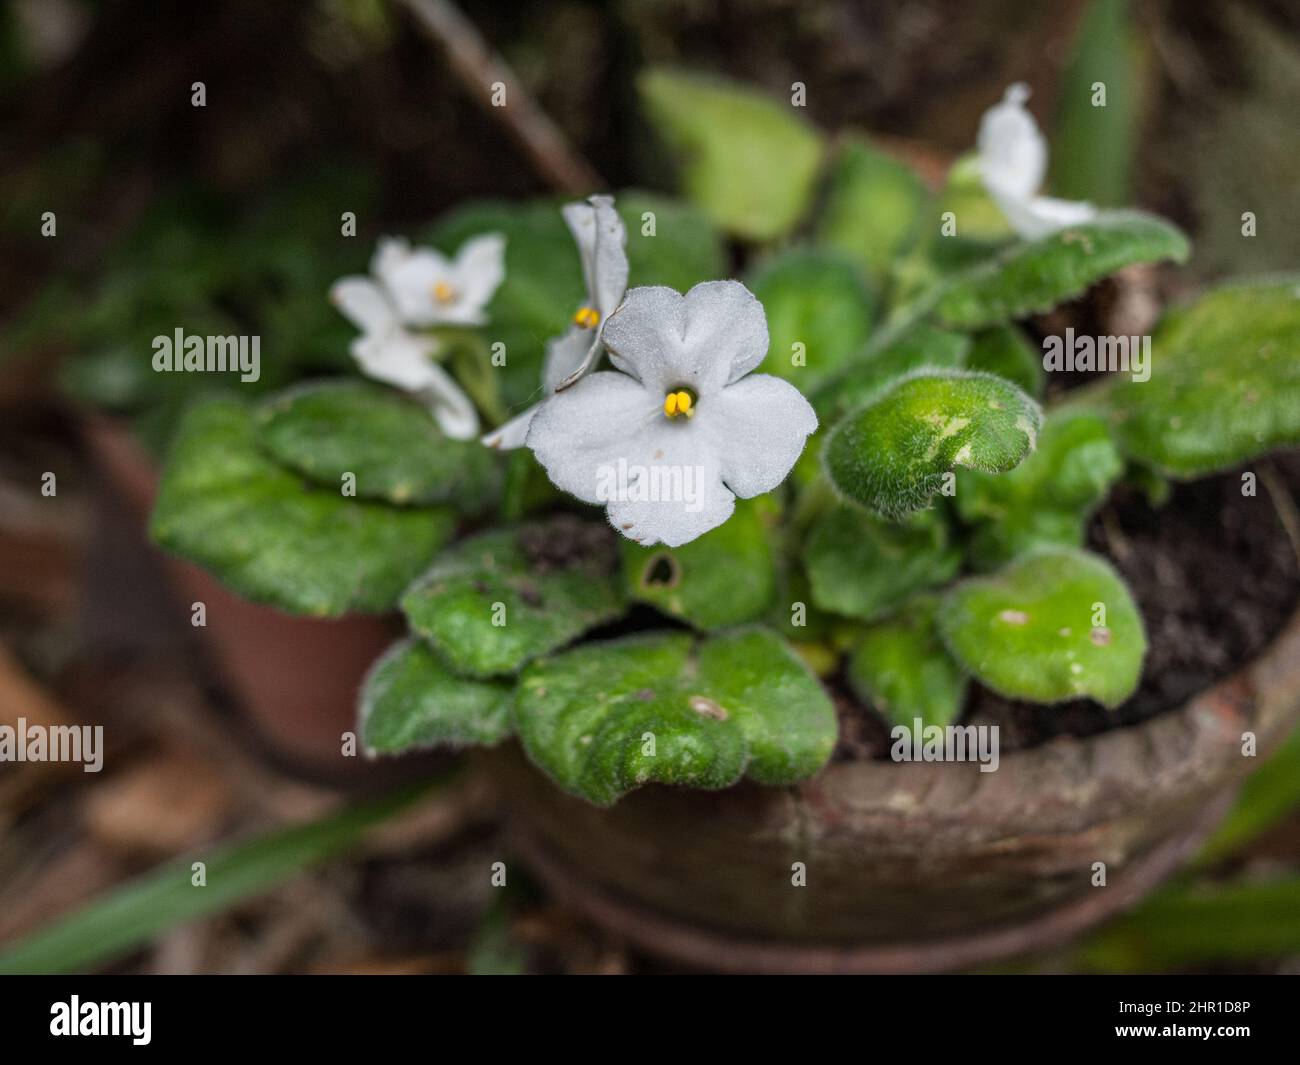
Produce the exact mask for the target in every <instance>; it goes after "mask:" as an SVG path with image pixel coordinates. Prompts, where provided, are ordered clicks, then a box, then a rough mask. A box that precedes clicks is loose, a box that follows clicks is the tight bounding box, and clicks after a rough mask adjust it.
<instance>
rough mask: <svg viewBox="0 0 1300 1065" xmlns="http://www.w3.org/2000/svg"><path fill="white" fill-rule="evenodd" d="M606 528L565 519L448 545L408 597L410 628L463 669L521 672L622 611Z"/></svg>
mask: <svg viewBox="0 0 1300 1065" xmlns="http://www.w3.org/2000/svg"><path fill="white" fill-rule="evenodd" d="M617 566H618V552H617V549H616V546H615V544H614V533H613V531H612V530H610V529H609V528H608V527H606V526H603V525H597V524H595V523H591V522H583V521H580V520H578V519H576V518H570V517H561V518H556V519H554V520H552V521H550V522H535V523H529V524H525V525H521V526H518V527H517V528H512V529H494V530H492V531H491V532H486V533H482V534H480V535H478V536H474V537H471V538H470V539H468V540H464V541H462V542H461V543H459V544H457V545H455V547H453V548H451V549H450V550H449V551H445V552H444V553H443V554H442V555H440V556H439V557H438V560H437V561H436V562H435V563H434V564H433V566H432V567H431V568H430V569H429V571H428V572H427V573H425V574H424V576H422V577H421V578H420V579H419V580H418V581H417V582H416V583H415V584H413V585H412V586H411V587H410V589H409V590H408V591H407V592H406V594H405V595H404V596H402V611H403V613H405V614H406V617H407V620H408V621H409V622H410V623H411V628H412V629H413V630H414V631H415V632H417V633H418V634H419V635H421V636H423V637H424V638H425V639H426V640H428V641H429V642H430V643H431V644H433V646H434V647H435V648H436V649H437V650H438V651H439V652H440V653H441V654H442V656H443V658H445V659H446V660H447V662H448V663H449V664H450V665H451V667H452V668H453V669H454V670H456V671H457V672H458V673H464V674H468V675H469V676H473V677H491V676H501V675H505V674H510V673H515V672H517V671H518V670H519V668H520V667H521V666H522V665H523V664H524V663H525V662H527V661H528V660H529V659H532V658H536V657H538V656H539V655H544V654H547V653H549V652H551V651H554V650H555V649H556V648H559V647H563V646H564V645H565V644H566V643H568V642H569V641H570V640H572V639H574V638H575V637H576V636H579V635H581V634H582V633H584V632H586V631H587V629H590V628H592V627H593V626H595V625H599V624H600V623H602V622H605V621H609V620H610V619H611V618H614V617H617V616H618V615H619V614H620V613H621V612H622V610H623V597H622V594H621V591H620V588H619V586H618V584H617V582H616V580H615V569H616V567H617Z"/></svg>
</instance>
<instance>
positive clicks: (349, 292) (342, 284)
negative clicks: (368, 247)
mask: <svg viewBox="0 0 1300 1065" xmlns="http://www.w3.org/2000/svg"><path fill="white" fill-rule="evenodd" d="M330 301H331V302H332V303H333V304H334V306H335V307H337V308H338V309H339V311H340V312H341V313H342V314H343V317H345V318H346V319H347V320H348V321H349V322H351V323H352V324H353V325H355V326H356V327H357V328H358V329H360V330H361V331H362V332H363V333H384V332H386V331H387V330H389V329H391V328H392V327H393V326H394V325H396V324H397V316H396V313H395V312H394V310H393V305H392V304H391V303H389V301H388V297H387V296H386V295H385V294H384V291H383V290H382V289H381V288H380V287H379V286H378V285H376V284H375V283H374V282H373V281H372V280H370V278H368V277H345V278H342V279H340V280H338V281H335V282H334V284H333V285H331V286H330Z"/></svg>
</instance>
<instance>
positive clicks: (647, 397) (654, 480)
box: [528, 281, 817, 547]
mask: <svg viewBox="0 0 1300 1065" xmlns="http://www.w3.org/2000/svg"><path fill="white" fill-rule="evenodd" d="M603 341H604V345H605V349H606V350H607V351H608V352H609V358H610V362H612V363H613V364H614V367H615V371H604V372H600V373H593V374H590V375H589V376H587V377H584V378H582V380H580V381H578V383H577V384H575V385H574V386H573V387H572V388H569V389H567V390H565V391H561V392H557V393H556V394H555V395H554V396H552V397H551V398H550V399H548V400H547V401H546V402H545V403H543V404H542V405H541V409H540V410H538V411H537V414H536V415H535V417H534V418H533V422H532V426H531V427H530V429H529V430H528V446H529V447H530V448H532V449H533V452H534V453H535V454H536V456H537V459H538V461H539V462H540V463H541V464H542V465H543V466H544V467H545V468H546V472H547V473H548V474H549V475H550V478H551V480H552V481H554V482H555V484H556V485H558V486H559V487H560V488H562V489H564V490H565V491H566V492H570V493H572V494H573V495H575V496H577V497H578V498H579V499H583V500H585V501H587V502H589V503H603V504H605V505H606V508H607V514H608V517H609V521H610V524H611V525H613V526H614V528H616V529H618V530H619V531H620V532H621V533H623V535H624V536H627V537H628V538H630V539H632V540H635V541H637V542H638V543H641V544H645V545H647V546H649V545H651V544H657V543H664V544H667V545H668V546H669V547H676V546H678V545H680V544H684V543H686V542H688V541H690V540H694V539H695V538H696V537H697V536H700V535H702V534H703V533H706V532H708V531H709V530H710V529H713V528H716V527H717V526H719V525H721V524H722V523H723V522H725V521H726V520H727V519H728V518H729V517H731V512H732V510H733V509H734V508H735V502H736V496H740V497H741V498H742V499H747V498H749V497H750V496H756V495H761V494H762V493H763V492H768V491H771V490H772V489H773V488H775V487H776V486H777V485H779V484H780V483H781V482H782V481H783V480H785V477H786V475H787V474H788V473H789V472H790V469H791V467H793V466H794V463H795V460H796V459H797V458H798V457H799V453H800V452H801V451H802V450H803V446H804V441H805V440H806V439H807V437H808V436H809V434H811V433H812V432H813V431H814V430H815V429H816V428H817V416H816V415H815V414H814V413H813V409H812V407H811V406H810V405H809V403H808V401H807V400H806V399H804V397H803V396H802V395H801V394H800V393H799V391H798V389H796V388H795V387H794V386H793V385H791V384H789V383H788V382H786V381H783V380H781V379H780V378H779V377H771V376H768V375H767V374H752V375H750V376H746V374H749V371H750V370H752V369H754V368H755V367H756V366H757V365H758V364H759V363H760V362H762V361H763V357H764V356H765V355H766V354H767V346H768V335H767V317H766V315H765V314H764V312H763V305H762V304H761V303H759V302H758V300H757V299H756V298H755V296H754V294H753V293H752V292H750V291H749V289H747V288H745V286H744V285H742V284H741V283H740V282H739V281H707V282H705V283H704V284H701V285H696V286H695V287H694V288H693V289H691V290H690V291H689V292H688V293H686V295H685V296H683V295H682V294H681V293H679V292H674V291H673V290H672V289H670V288H662V287H652V288H634V289H632V291H631V292H629V293H628V294H627V299H626V300H624V302H623V304H622V306H620V307H619V308H618V310H616V311H615V312H614V313H613V314H612V315H611V316H610V318H609V321H608V322H607V323H606V326H605V332H604V338H603Z"/></svg>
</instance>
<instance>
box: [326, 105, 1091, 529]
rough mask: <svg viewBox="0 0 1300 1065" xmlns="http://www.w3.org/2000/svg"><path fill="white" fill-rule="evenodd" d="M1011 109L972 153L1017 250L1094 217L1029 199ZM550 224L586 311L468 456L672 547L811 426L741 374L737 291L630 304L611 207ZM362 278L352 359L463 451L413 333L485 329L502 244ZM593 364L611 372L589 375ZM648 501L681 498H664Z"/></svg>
mask: <svg viewBox="0 0 1300 1065" xmlns="http://www.w3.org/2000/svg"><path fill="white" fill-rule="evenodd" d="M1028 96H1029V90H1028V88H1027V87H1026V86H1025V85H1023V84H1020V83H1017V84H1015V85H1012V86H1011V87H1010V88H1009V89H1007V91H1006V94H1005V96H1004V97H1003V99H1002V101H1001V102H1000V103H998V104H996V105H995V106H993V107H991V108H990V109H989V110H988V111H987V112H986V113H985V115H984V118H983V120H982V122H981V124H980V131H979V142H978V143H979V159H980V174H981V177H982V179H983V181H984V184H985V187H986V188H987V189H988V191H989V194H990V195H991V196H992V197H993V199H994V200H995V201H996V203H997V204H998V206H999V207H1000V208H1001V210H1002V212H1003V213H1004V214H1005V215H1006V217H1007V219H1008V221H1009V222H1010V223H1011V226H1012V228H1014V229H1015V230H1016V232H1017V233H1019V234H1020V235H1021V236H1023V237H1026V238H1027V239H1031V240H1032V239H1036V238H1038V237H1041V236H1044V235H1046V234H1048V233H1051V232H1054V231H1055V230H1058V229H1060V228H1062V227H1064V226H1068V225H1074V224H1077V223H1080V222H1086V221H1088V220H1090V219H1092V218H1093V217H1095V215H1096V210H1095V209H1094V208H1093V207H1092V205H1091V204H1087V203H1072V202H1070V201H1066V200H1057V199H1052V198H1050V197H1047V196H1040V195H1039V190H1040V188H1041V187H1042V184H1043V179H1044V176H1045V174H1046V171H1047V145H1046V142H1045V141H1044V139H1043V136H1042V134H1041V133H1040V132H1039V129H1038V126H1037V125H1036V124H1035V122H1034V119H1033V117H1032V116H1031V115H1030V114H1029V112H1028V111H1027V110H1026V109H1025V100H1026V99H1028ZM562 213H563V215H564V220H565V222H566V223H567V224H568V227H569V230H570V232H572V234H573V239H574V241H575V242H576V243H577V246H578V253H579V256H580V258H581V260H582V272H583V277H584V279H585V281H586V287H587V299H586V301H585V302H584V303H583V304H582V305H581V306H579V307H578V308H577V310H576V311H575V313H574V315H573V319H572V322H571V324H570V326H569V328H568V330H567V331H566V332H565V333H563V334H562V335H561V336H557V337H553V338H552V339H551V340H549V341H548V342H547V344H546V359H545V363H544V368H543V372H542V384H541V392H542V397H543V398H542V399H541V401H540V402H538V403H535V404H533V405H532V406H530V407H528V408H527V409H526V410H524V411H523V412H521V413H520V414H518V415H516V416H515V417H513V418H511V419H510V420H509V421H507V422H506V423H505V424H504V425H501V426H499V427H498V428H496V429H494V430H493V431H491V432H490V433H488V434H487V435H486V436H484V437H483V438H482V439H483V443H484V444H486V445H487V446H489V447H493V448H503V449H504V448H517V447H524V446H526V447H528V448H531V449H532V451H533V453H534V454H535V455H536V456H537V460H538V462H540V463H541V465H542V466H543V467H544V468H545V470H546V472H547V474H548V475H549V476H550V478H551V480H552V481H553V482H555V484H556V485H557V486H559V487H560V488H562V489H564V490H565V491H566V492H569V493H571V494H572V495H574V496H577V497H578V498H579V499H582V500H584V501H586V502H588V503H595V504H599V505H603V506H605V507H606V512H607V515H608V517H609V521H610V523H611V524H612V525H613V526H614V527H615V528H616V529H618V530H619V531H620V532H621V533H623V535H625V536H627V537H628V538H629V539H632V540H635V541H637V542H638V543H641V544H645V545H651V544H658V543H663V544H667V545H668V546H670V547H676V546H678V545H680V544H684V543H687V542H688V541H690V540H694V539H695V538H696V537H698V536H701V535H702V534H704V533H706V532H708V531H709V530H710V529H714V528H716V527H717V526H719V525H721V524H722V523H723V522H725V521H726V520H727V519H728V518H729V517H730V516H731V513H732V511H733V510H734V509H735V501H736V497H737V496H739V497H740V498H742V499H747V498H749V497H751V496H756V495H760V494H762V493H763V492H768V491H771V490H772V489H773V488H775V487H776V486H777V485H779V484H780V483H781V482H782V481H783V480H785V478H786V476H787V475H788V474H789V472H790V470H791V468H792V467H793V466H794V463H795V461H796V460H797V459H798V457H799V454H800V453H801V452H802V451H803V447H804V443H805V442H806V440H807V438H808V437H809V436H810V435H811V434H812V433H813V432H814V431H815V430H816V428H817V417H816V415H815V414H814V413H813V410H812V407H811V406H810V405H809V403H808V401H807V400H806V399H804V397H803V396H802V395H801V394H800V392H799V391H798V389H796V388H795V387H794V386H792V385H790V384H789V383H788V382H786V381H784V380H782V379H780V378H778V377H771V376H767V375H765V374H752V373H751V372H750V371H752V370H754V369H755V368H756V367H757V366H758V364H759V363H761V362H762V361H763V358H764V356H765V355H766V354H767V347H768V332H767V316H766V314H765V313H764V311H763V306H762V304H761V303H759V301H758V300H757V299H756V298H755V296H754V294H753V293H752V292H750V291H749V290H748V289H747V288H746V287H745V286H744V285H742V284H741V283H740V282H738V281H708V282H704V283H703V284H699V285H696V286H695V287H694V288H692V289H691V290H690V291H689V292H687V293H686V294H685V295H682V294H681V293H679V292H674V291H673V290H672V289H669V288H663V287H657V286H656V287H648V288H634V289H632V290H631V291H630V292H629V291H627V282H628V260H627V231H626V229H625V228H624V226H623V222H622V219H620V218H619V215H618V212H617V210H615V207H614V200H613V198H612V197H610V196H592V197H590V198H589V199H588V200H587V201H586V202H585V203H571V204H568V205H566V206H565V207H564V208H563V209H562ZM371 275H372V276H370V277H349V278H344V279H343V280H341V281H339V282H338V283H337V284H336V285H335V286H334V288H333V290H332V296H333V298H334V301H335V302H336V303H337V304H338V306H339V308H340V309H341V310H342V311H343V313H344V314H345V315H347V316H348V318H350V319H351V320H352V321H353V322H354V323H355V324H356V325H357V326H358V327H359V328H360V329H361V336H360V337H358V338H357V339H356V340H355V341H354V342H353V344H352V354H353V356H354V357H355V358H356V360H357V361H358V362H359V363H360V364H361V367H362V369H363V370H364V371H365V372H366V373H367V374H369V375H370V376H371V377H374V378H377V379H378V380H381V381H385V382H387V383H388V384H392V385H396V386H397V387H398V388H402V389H405V390H406V391H409V392H412V393H415V394H417V395H419V396H421V397H422V398H424V399H426V401H427V402H428V403H429V407H430V410H431V412H432V414H433V416H434V417H435V418H436V419H437V420H438V424H439V425H440V426H441V427H442V428H443V430H444V431H445V432H446V433H447V435H448V436H451V437H454V438H456V439H469V438H470V437H473V436H474V435H476V434H477V432H478V416H477V414H476V412H475V409H474V405H473V403H472V402H471V401H470V399H469V397H468V396H466V395H465V393H464V392H463V391H462V390H461V389H460V387H459V386H458V385H457V384H456V382H455V381H454V380H452V378H451V377H450V376H449V375H448V374H447V373H446V372H445V371H444V370H443V369H442V367H440V366H439V365H438V364H437V363H436V362H435V361H433V358H432V356H434V355H435V354H436V352H437V341H436V340H435V338H434V337H432V336H430V335H428V334H427V333H421V332H417V331H413V330H418V329H421V328H424V327H429V326H439V325H462V326H474V325H482V324H484V323H485V321H486V318H485V308H486V306H487V304H488V302H489V301H490V300H491V298H492V295H493V293H494V292H495V291H496V289H497V287H498V286H499V285H500V284H501V281H502V280H503V278H504V276H505V240H504V238H503V237H502V236H501V235H500V234H495V233H493V234H486V235H484V236H479V237H475V238H474V239H472V240H469V241H467V242H466V243H465V245H464V247H462V248H461V249H460V251H459V253H458V254H457V255H456V257H455V258H454V259H448V258H446V257H444V256H443V255H441V254H439V253H438V252H436V251H433V250H432V249H429V248H415V249H412V248H411V247H410V246H409V245H408V244H407V243H406V242H405V241H400V240H393V239H386V240H383V241H381V242H380V244H379V249H378V251H377V252H376V253H375V257H374V260H373V262H372V263H371ZM605 353H607V354H608V356H609V361H610V363H611V364H612V367H613V369H612V370H609V371H599V372H595V373H592V372H591V371H592V369H593V368H594V367H595V365H596V363H597V362H598V360H599V359H600V357H601V355H602V354H605ZM642 482H644V483H642ZM611 484H616V485H617V486H618V488H617V491H612V490H611V488H610V485H611ZM656 485H677V486H683V485H684V486H687V487H689V488H690V491H677V492H667V493H664V492H660V491H655V490H653V489H654V486H656ZM665 496H667V497H666V498H665Z"/></svg>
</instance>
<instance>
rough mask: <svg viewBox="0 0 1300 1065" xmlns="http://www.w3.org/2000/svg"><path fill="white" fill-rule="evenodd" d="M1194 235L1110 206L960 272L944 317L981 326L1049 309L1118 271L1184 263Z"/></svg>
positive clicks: (943, 302)
mask: <svg viewBox="0 0 1300 1065" xmlns="http://www.w3.org/2000/svg"><path fill="white" fill-rule="evenodd" d="M1188 250H1189V248H1188V243H1187V238H1186V237H1185V236H1184V235H1183V234H1182V232H1180V231H1179V230H1178V229H1177V228H1176V227H1174V226H1173V225H1172V224H1170V223H1169V222H1166V221H1164V220H1163V219H1161V218H1156V217H1155V216H1154V215H1148V214H1143V213H1141V212H1139V211H1108V212H1103V213H1102V214H1100V215H1098V217H1097V218H1096V219H1095V220H1094V221H1092V222H1087V223H1084V224H1083V225H1077V226H1069V227H1068V228H1066V229H1062V230H1060V231H1058V232H1056V233H1052V234H1050V235H1049V236H1046V237H1042V238H1041V239H1039V240H1033V241H1018V242H1016V243H1015V244H1012V245H1011V246H1010V247H1009V248H1007V249H1006V251H1004V252H1002V253H1001V254H999V255H998V256H997V257H996V258H994V259H992V260H990V261H988V262H984V263H981V264H978V265H977V266H975V267H973V268H971V269H970V270H967V271H965V272H963V273H960V274H957V275H954V276H953V277H952V278H951V279H950V280H949V281H948V282H947V286H946V288H945V290H944V292H943V294H942V296H941V297H940V298H939V302H938V314H939V319H940V322H941V324H943V325H947V326H951V327H954V328H958V329H979V328H981V327H983V326H989V325H996V324H998V323H999V322H1006V321H1010V320H1011V319H1015V318H1024V317H1026V316H1027V315H1030V314H1036V313H1040V312H1042V311H1047V310H1050V309H1051V308H1053V307H1055V306H1057V305H1058V304H1060V303H1063V302H1065V301H1066V300H1069V299H1073V298H1074V297H1076V296H1079V295H1081V294H1082V293H1084V292H1085V291H1087V289H1088V288H1089V287H1090V286H1092V285H1093V284H1095V283H1096V282H1098V281H1100V280H1101V279H1102V278H1104V277H1108V276H1110V275H1111V274H1113V273H1115V271H1117V270H1119V269H1121V268H1122V267H1125V266H1130V265H1132V264H1133V263H1152V262H1159V261H1160V260H1163V259H1172V260H1173V261H1174V262H1184V261H1185V260H1186V259H1187V254H1188Z"/></svg>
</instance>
